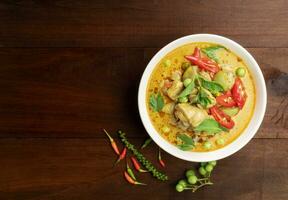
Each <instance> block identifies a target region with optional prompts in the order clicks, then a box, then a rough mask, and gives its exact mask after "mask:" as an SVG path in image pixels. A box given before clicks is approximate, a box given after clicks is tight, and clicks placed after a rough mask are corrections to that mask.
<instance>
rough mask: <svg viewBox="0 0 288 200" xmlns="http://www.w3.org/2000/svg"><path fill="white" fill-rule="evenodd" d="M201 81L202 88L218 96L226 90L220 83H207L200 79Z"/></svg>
mask: <svg viewBox="0 0 288 200" xmlns="http://www.w3.org/2000/svg"><path fill="white" fill-rule="evenodd" d="M200 80H201V85H202V87H204V88H205V89H207V90H209V91H210V92H211V93H212V94H217V93H219V92H223V91H224V88H223V87H222V86H221V85H220V84H219V83H216V82H214V81H207V80H205V79H203V78H200Z"/></svg>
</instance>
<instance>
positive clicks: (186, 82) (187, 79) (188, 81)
mask: <svg viewBox="0 0 288 200" xmlns="http://www.w3.org/2000/svg"><path fill="white" fill-rule="evenodd" d="M191 82H192V79H191V78H186V79H185V80H184V81H183V84H184V86H185V87H187V86H188V85H189V84H190V83H191Z"/></svg>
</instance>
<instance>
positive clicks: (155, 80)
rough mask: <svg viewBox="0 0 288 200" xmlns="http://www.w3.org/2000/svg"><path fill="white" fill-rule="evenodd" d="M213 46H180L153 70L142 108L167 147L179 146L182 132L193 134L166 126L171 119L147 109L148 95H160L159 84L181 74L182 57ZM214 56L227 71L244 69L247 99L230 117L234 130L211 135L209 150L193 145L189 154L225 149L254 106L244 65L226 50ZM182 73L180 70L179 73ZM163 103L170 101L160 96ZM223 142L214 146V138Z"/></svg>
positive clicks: (251, 85)
mask: <svg viewBox="0 0 288 200" xmlns="http://www.w3.org/2000/svg"><path fill="white" fill-rule="evenodd" d="M215 45H217V44H213V43H204V42H201V43H191V44H187V45H184V46H181V47H179V48H177V49H174V50H173V51H171V52H170V53H168V54H167V55H166V56H165V57H164V58H163V59H162V60H161V61H160V62H159V63H158V64H157V66H156V67H155V69H154V71H153V73H152V75H151V77H150V80H149V83H148V86H147V92H146V105H147V109H148V113H149V116H150V120H151V121H152V124H153V125H154V127H155V129H156V130H157V131H158V133H159V134H160V135H161V136H162V137H164V138H165V139H166V140H167V141H169V142H170V143H172V144H174V145H177V144H179V140H178V139H177V134H181V133H183V132H186V133H188V134H193V131H189V130H188V131H183V130H182V129H181V128H179V127H178V126H175V125H172V124H171V123H170V122H171V120H173V119H172V118H173V115H169V114H166V113H163V112H155V111H153V110H152V109H151V107H150V106H149V98H150V96H151V94H155V93H158V92H160V91H161V88H160V87H161V86H160V85H161V82H162V81H163V80H164V79H165V78H167V77H170V76H171V73H173V71H175V70H181V64H182V63H183V62H187V60H186V59H185V58H184V56H185V55H191V54H193V51H194V48H195V47H199V48H206V47H210V46H215ZM216 55H217V57H218V61H217V62H218V64H219V65H220V66H228V67H229V68H230V70H231V69H232V70H234V71H235V70H236V69H237V68H238V67H243V68H245V69H246V75H245V76H244V77H243V78H241V79H242V82H243V84H244V88H245V91H246V94H247V99H246V102H245V105H244V107H243V108H242V109H241V110H240V111H239V113H238V114H237V115H236V116H233V117H232V119H233V121H234V122H235V126H234V127H233V128H232V129H230V130H229V132H220V133H217V134H215V136H213V137H211V138H210V141H211V143H212V147H211V148H210V149H209V150H207V149H204V148H203V146H202V145H200V144H198V145H197V143H196V145H195V148H193V149H192V150H191V151H195V152H203V151H213V150H216V149H219V148H222V147H223V146H225V145H228V144H229V143H231V142H232V141H233V140H235V139H236V138H237V137H238V136H239V135H240V134H241V133H242V132H243V130H244V129H245V128H246V127H247V125H248V123H249V121H250V119H251V117H252V114H253V111H254V106H255V98H256V96H255V87H254V83H253V78H252V76H251V74H250V72H249V70H248V68H247V66H246V65H245V63H244V62H243V61H242V60H241V58H239V57H238V56H237V55H235V54H234V53H232V52H231V51H230V50H228V49H226V48H225V49H224V48H223V49H220V50H219V51H217V52H216ZM166 60H169V61H171V64H170V66H165V64H164V62H165V61H166ZM182 71H183V70H182ZM163 98H164V102H165V104H166V103H169V102H171V99H170V98H169V97H167V96H166V95H163ZM164 126H168V127H169V128H170V131H169V132H168V133H164V132H163V131H162V128H163V127H164ZM220 137H221V138H223V139H224V141H225V143H224V144H223V145H219V144H217V143H216V140H217V139H218V138H220Z"/></svg>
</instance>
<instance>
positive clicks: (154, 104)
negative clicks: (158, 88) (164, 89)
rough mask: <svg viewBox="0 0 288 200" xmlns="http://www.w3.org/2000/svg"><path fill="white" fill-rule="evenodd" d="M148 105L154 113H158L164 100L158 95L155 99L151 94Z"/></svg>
mask: <svg viewBox="0 0 288 200" xmlns="http://www.w3.org/2000/svg"><path fill="white" fill-rule="evenodd" d="M149 104H150V107H151V108H152V110H153V111H154V112H159V111H161V110H162V108H163V107H164V99H163V97H162V96H161V94H160V93H158V95H157V97H156V95H155V94H151V96H150V99H149Z"/></svg>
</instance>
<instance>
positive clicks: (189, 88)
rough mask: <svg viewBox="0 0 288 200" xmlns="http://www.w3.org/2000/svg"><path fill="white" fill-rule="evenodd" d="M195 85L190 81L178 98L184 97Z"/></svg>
mask: <svg viewBox="0 0 288 200" xmlns="http://www.w3.org/2000/svg"><path fill="white" fill-rule="evenodd" d="M194 87H195V84H194V81H192V82H191V83H190V84H189V85H188V86H187V87H186V88H185V89H184V90H183V91H182V92H181V93H180V94H179V96H178V98H181V97H186V96H188V95H189V94H191V92H192V91H193V89H194Z"/></svg>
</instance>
